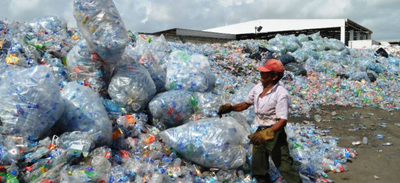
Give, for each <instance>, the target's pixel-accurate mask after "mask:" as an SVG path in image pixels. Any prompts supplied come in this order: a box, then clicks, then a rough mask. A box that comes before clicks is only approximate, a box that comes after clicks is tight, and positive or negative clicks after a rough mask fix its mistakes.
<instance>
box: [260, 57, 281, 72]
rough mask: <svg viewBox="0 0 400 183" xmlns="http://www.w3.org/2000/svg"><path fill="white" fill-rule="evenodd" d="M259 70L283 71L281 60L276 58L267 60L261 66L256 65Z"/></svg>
mask: <svg viewBox="0 0 400 183" xmlns="http://www.w3.org/2000/svg"><path fill="white" fill-rule="evenodd" d="M257 69H258V70H259V71H261V72H282V73H283V72H285V67H283V64H282V62H281V61H279V60H276V59H271V60H268V61H267V62H266V63H265V64H264V65H263V66H260V67H257Z"/></svg>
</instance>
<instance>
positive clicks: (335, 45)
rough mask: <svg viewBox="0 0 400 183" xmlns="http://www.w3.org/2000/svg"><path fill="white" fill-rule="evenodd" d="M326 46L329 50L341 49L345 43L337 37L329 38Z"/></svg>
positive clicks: (344, 46) (344, 47)
mask: <svg viewBox="0 0 400 183" xmlns="http://www.w3.org/2000/svg"><path fill="white" fill-rule="evenodd" d="M326 47H327V48H328V49H330V50H336V51H342V50H344V49H346V45H344V44H343V43H342V42H341V41H339V40H337V39H329V41H327V43H326Z"/></svg>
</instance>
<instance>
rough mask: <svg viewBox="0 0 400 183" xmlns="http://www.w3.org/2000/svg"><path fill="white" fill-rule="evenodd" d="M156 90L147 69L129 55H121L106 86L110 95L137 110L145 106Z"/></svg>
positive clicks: (130, 108) (129, 107)
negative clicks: (120, 60)
mask: <svg viewBox="0 0 400 183" xmlns="http://www.w3.org/2000/svg"><path fill="white" fill-rule="evenodd" d="M156 92H157V91H156V85H155V84H154V82H153V80H152V79H151V77H150V74H149V72H148V71H147V69H146V68H144V67H143V66H142V65H140V64H139V63H138V62H137V61H136V60H134V59H133V58H132V57H130V56H129V55H127V54H125V55H123V56H122V62H120V63H119V64H118V66H117V69H116V73H115V75H114V76H113V78H112V79H111V82H110V85H109V86H108V94H109V95H110V97H111V98H112V99H113V100H115V101H117V102H118V103H120V104H123V105H124V106H127V108H128V109H129V110H133V111H134V112H138V111H140V110H143V109H144V108H145V107H146V106H147V104H148V103H149V102H150V100H151V99H152V98H153V97H154V96H155V94H156Z"/></svg>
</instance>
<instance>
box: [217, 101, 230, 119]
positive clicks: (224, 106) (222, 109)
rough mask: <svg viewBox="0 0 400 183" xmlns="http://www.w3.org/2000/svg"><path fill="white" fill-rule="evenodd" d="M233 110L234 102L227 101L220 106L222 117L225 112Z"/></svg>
mask: <svg viewBox="0 0 400 183" xmlns="http://www.w3.org/2000/svg"><path fill="white" fill-rule="evenodd" d="M230 112H232V104H230V103H227V104H224V105H221V106H219V108H218V113H217V114H218V116H219V117H220V118H221V117H222V115H223V114H226V113H230Z"/></svg>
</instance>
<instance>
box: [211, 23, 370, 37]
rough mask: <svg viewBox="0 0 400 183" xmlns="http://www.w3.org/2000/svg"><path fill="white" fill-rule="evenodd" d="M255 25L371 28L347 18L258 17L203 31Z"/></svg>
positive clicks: (267, 28)
mask: <svg viewBox="0 0 400 183" xmlns="http://www.w3.org/2000/svg"><path fill="white" fill-rule="evenodd" d="M256 26H262V30H261V31H260V32H257V33H268V32H280V31H291V30H306V29H321V28H333V27H345V26H351V27H352V28H356V29H359V30H363V31H367V32H371V33H372V31H371V30H369V29H367V28H365V27H363V26H361V25H359V24H357V23H355V22H354V21H351V20H349V19H260V20H254V21H249V22H243V23H238V24H232V25H227V26H223V27H216V28H211V29H206V30H204V31H209V32H218V33H225V34H236V35H237V34H251V33H254V32H255V27H256Z"/></svg>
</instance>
